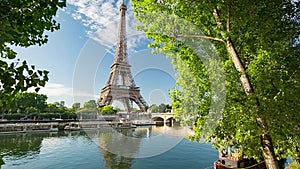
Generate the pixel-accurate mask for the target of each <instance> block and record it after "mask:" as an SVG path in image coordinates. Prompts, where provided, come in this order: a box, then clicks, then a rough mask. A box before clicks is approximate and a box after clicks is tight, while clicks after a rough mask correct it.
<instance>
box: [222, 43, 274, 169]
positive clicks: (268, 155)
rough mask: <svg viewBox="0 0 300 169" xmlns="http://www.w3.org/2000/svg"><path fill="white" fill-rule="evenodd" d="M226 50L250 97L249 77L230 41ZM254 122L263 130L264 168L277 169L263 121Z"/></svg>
mask: <svg viewBox="0 0 300 169" xmlns="http://www.w3.org/2000/svg"><path fill="white" fill-rule="evenodd" d="M226 48H227V51H228V52H229V54H230V56H231V58H232V61H233V63H234V66H235V68H236V70H237V71H238V72H239V73H240V74H241V75H240V80H241V82H242V84H243V87H244V90H245V93H246V94H247V95H248V96H249V95H251V94H252V93H254V90H253V88H252V85H251V83H250V80H249V77H248V76H247V74H246V71H245V68H244V66H243V64H242V62H241V60H240V58H239V56H238V54H237V52H236V50H235V48H234V46H233V44H232V42H231V40H230V39H228V40H226ZM258 104H259V103H258ZM256 120H257V122H258V124H259V126H260V128H261V129H262V130H263V134H262V135H261V147H262V154H263V157H264V161H265V164H266V167H267V169H279V165H278V161H277V159H276V156H275V153H274V149H273V144H272V139H271V137H270V135H269V134H267V133H268V132H267V125H266V123H265V120H264V119H263V118H261V117H258V118H257V119H256Z"/></svg>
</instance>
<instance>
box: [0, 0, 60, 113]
mask: <svg viewBox="0 0 300 169" xmlns="http://www.w3.org/2000/svg"><path fill="white" fill-rule="evenodd" d="M65 6H66V1H65V0H42V1H38V2H37V1H31V0H17V1H10V0H3V1H1V2H0V56H1V60H0V108H6V107H7V106H9V103H10V102H11V101H12V99H13V96H14V95H15V94H16V93H18V92H20V91H26V90H27V89H28V88H30V87H36V88H35V89H36V91H38V90H39V87H38V86H45V83H46V82H47V81H48V73H49V72H48V71H46V70H43V71H42V70H35V66H34V65H32V66H28V65H27V63H26V61H23V62H20V61H19V60H14V58H16V55H17V53H16V52H15V51H13V49H12V48H11V46H21V47H29V46H31V45H42V44H45V43H46V42H47V41H48V35H45V34H44V32H45V31H51V32H53V31H54V30H58V29H59V24H58V23H57V22H56V21H55V20H54V19H53V17H54V16H55V15H56V12H57V10H58V8H59V7H60V8H62V7H65Z"/></svg>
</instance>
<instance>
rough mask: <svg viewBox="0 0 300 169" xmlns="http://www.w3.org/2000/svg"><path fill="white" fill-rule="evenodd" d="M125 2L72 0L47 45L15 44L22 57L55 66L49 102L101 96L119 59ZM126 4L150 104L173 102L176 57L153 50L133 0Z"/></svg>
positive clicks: (140, 81) (134, 65) (133, 51)
mask: <svg viewBox="0 0 300 169" xmlns="http://www.w3.org/2000/svg"><path fill="white" fill-rule="evenodd" d="M121 3H122V0H98V1H88V0H67V7H66V8H64V9H63V10H61V9H60V10H59V11H58V13H57V16H56V21H58V22H59V23H60V24H61V25H60V26H61V29H60V30H58V31H55V32H47V33H46V34H48V35H49V41H48V43H47V44H45V45H43V46H31V47H28V48H20V47H14V49H15V50H16V52H17V53H18V58H20V59H21V60H26V61H27V62H28V64H29V65H35V66H36V68H38V69H42V70H44V69H45V70H49V71H50V74H49V78H50V80H49V81H48V83H47V84H46V86H45V87H44V88H42V89H41V90H40V92H39V93H41V94H46V95H47V96H48V103H52V102H60V101H65V103H66V106H68V107H70V106H71V105H72V104H73V103H74V102H80V103H81V104H82V105H83V103H84V102H86V101H88V100H91V99H95V100H96V99H97V98H98V97H99V95H100V92H101V89H102V88H103V87H104V86H105V83H106V81H107V79H108V75H109V72H110V66H111V65H112V62H113V56H114V51H115V43H116V41H117V31H118V23H119V19H120V17H119V6H120V5H121ZM125 4H126V5H127V8H128V10H127V13H126V22H127V27H126V29H127V32H126V33H127V45H128V58H129V64H130V65H131V71H132V75H133V77H134V80H135V83H136V85H137V86H138V87H140V90H141V94H142V96H143V97H144V99H145V100H146V102H147V103H148V105H152V104H161V103H165V104H170V99H169V96H168V91H169V90H170V89H172V88H174V87H176V84H175V83H176V79H175V71H174V69H173V67H172V65H171V64H170V59H167V58H166V57H165V56H163V55H160V54H157V55H153V54H151V49H148V48H147V44H148V43H149V42H150V41H149V40H147V39H146V38H145V35H144V33H143V32H140V31H136V30H135V25H136V24H137V22H136V21H135V19H134V16H133V11H132V10H131V4H130V2H129V1H126V0H125ZM116 104H117V103H116ZM118 107H119V105H118ZM120 108H122V107H120Z"/></svg>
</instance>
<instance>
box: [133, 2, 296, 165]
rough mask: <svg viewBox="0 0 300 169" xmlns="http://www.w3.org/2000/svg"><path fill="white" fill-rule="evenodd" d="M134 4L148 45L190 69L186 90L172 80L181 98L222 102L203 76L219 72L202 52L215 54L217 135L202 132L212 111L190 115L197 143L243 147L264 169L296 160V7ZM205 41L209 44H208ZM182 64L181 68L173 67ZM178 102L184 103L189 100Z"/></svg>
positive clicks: (289, 4) (287, 4)
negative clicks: (219, 80) (221, 80)
mask: <svg viewBox="0 0 300 169" xmlns="http://www.w3.org/2000/svg"><path fill="white" fill-rule="evenodd" d="M132 3H133V7H134V11H135V16H136V17H137V19H138V20H139V21H140V22H142V23H143V24H142V25H140V26H139V28H140V29H143V30H144V31H145V32H146V36H147V37H148V38H152V39H154V41H153V43H152V44H150V45H149V46H150V47H154V48H155V49H157V51H160V52H162V53H164V54H165V55H168V56H171V57H172V60H174V61H175V62H173V63H174V64H175V68H176V65H177V68H176V69H177V71H179V74H180V70H182V69H185V68H189V71H190V72H191V73H192V75H193V77H189V76H181V77H182V78H183V79H188V80H192V81H193V84H194V83H195V84H197V85H196V86H195V87H196V88H195V87H191V88H185V85H186V84H185V83H184V82H183V81H180V80H179V81H178V83H179V85H183V86H181V87H183V89H182V91H181V92H182V93H185V92H187V93H190V94H195V95H198V96H199V97H197V98H198V101H199V102H202V103H201V107H202V105H204V107H207V106H208V105H209V104H210V102H215V99H218V98H220V97H222V95H220V94H221V93H218V91H214V90H213V87H211V86H214V85H213V84H212V81H211V80H209V79H207V78H206V77H207V75H209V78H210V79H211V78H212V77H211V76H215V77H218V75H217V74H214V73H212V72H213V70H214V69H215V68H219V67H214V66H211V64H212V63H215V62H217V59H216V58H214V57H213V58H211V57H210V56H208V55H207V51H210V50H211V49H215V50H216V52H217V54H218V56H219V57H220V58H221V63H222V66H223V68H224V74H225V76H226V83H225V85H226V95H227V97H226V103H225V108H224V111H222V112H223V117H222V118H221V119H220V120H219V121H217V126H216V127H217V128H216V130H213V131H209V130H208V132H207V131H205V128H204V127H205V125H206V121H207V120H208V118H207V117H208V116H209V114H211V113H212V112H210V111H209V110H205V109H203V110H201V111H198V112H197V111H195V112H197V114H198V118H197V125H196V126H195V133H196V135H195V137H194V138H195V139H199V138H200V137H205V138H206V140H208V141H210V140H215V141H216V143H215V145H216V147H221V146H237V147H240V146H242V147H243V152H244V153H245V155H246V156H248V157H255V158H256V159H258V160H259V159H260V158H261V156H260V155H259V154H260V152H262V156H263V158H264V160H265V163H266V165H267V168H269V169H271V168H272V169H273V168H276V169H277V168H279V166H278V163H277V160H276V157H277V158H284V157H286V156H288V155H290V156H292V157H295V156H299V149H298V150H296V149H295V148H292V147H298V148H299V145H297V144H298V143H299V142H300V140H298V139H299V137H297V132H296V130H295V128H296V127H295V126H296V125H298V123H299V116H298V115H297V113H298V111H299V107H300V106H299V97H297V96H298V95H299V94H300V86H299V82H300V78H299V75H300V73H299V58H300V57H299V50H300V47H299V34H300V29H299V28H300V22H299V20H300V18H299V16H300V15H299V7H298V6H299V2H295V1H281V0H276V1H251V2H249V1H247V2H242V1H231V0H227V1H221V2H219V1H218V2H217V1H215V2H211V1H186V0H180V1H179V0H163V1H151V2H150V1H146V0H145V1H138V0H133V1H132ZM186 23H189V24H186ZM182 30H183V31H182ZM198 30H200V31H198ZM208 40H210V41H211V42H212V43H213V45H214V46H210V45H207V43H206V41H208ZM190 44H194V45H195V44H196V45H201V44H202V46H201V47H198V48H197V46H193V45H190ZM203 44H206V45H204V46H203ZM182 63H184V64H185V65H186V66H178V65H180V64H181V65H182ZM208 63H209V64H208ZM215 85H218V84H215ZM190 90H198V91H199V92H197V93H193V92H190ZM224 90H225V89H224ZM295 93H297V94H295ZM180 99H181V101H180V103H181V104H182V102H184V100H186V99H188V98H184V97H183V96H181V97H180ZM188 102H190V101H188ZM181 109H182V108H181ZM208 111H209V112H208ZM288 140H293V141H292V142H291V141H290V142H288ZM282 143H284V144H286V145H285V146H282ZM275 153H276V157H275Z"/></svg>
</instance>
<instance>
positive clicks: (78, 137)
mask: <svg viewBox="0 0 300 169" xmlns="http://www.w3.org/2000/svg"><path fill="white" fill-rule="evenodd" d="M182 131H183V133H184V132H186V131H185V130H182ZM176 133H177V135H176ZM178 133H180V129H178V128H174V127H166V126H164V127H157V126H150V127H139V128H135V129H118V130H116V129H112V128H110V127H109V128H101V129H97V130H83V131H72V132H66V131H63V132H45V133H22V134H9V135H8V134H6V135H0V153H1V156H2V160H1V159H0V163H1V161H2V163H4V164H2V165H1V167H0V168H2V169H11V168H12V169H25V168H26V169H77V168H80V169H105V168H106V169H167V168H172V169H185V168H188V169H194V168H195V169H206V168H213V162H214V161H215V160H217V158H218V153H217V151H216V150H215V149H214V148H212V146H211V145H210V144H206V143H197V142H191V141H189V140H187V139H185V138H183V137H180V135H182V133H180V134H178Z"/></svg>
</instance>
